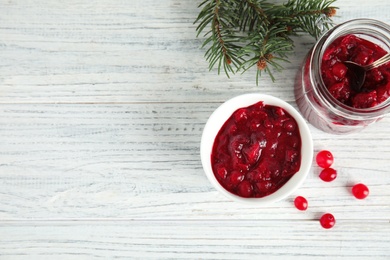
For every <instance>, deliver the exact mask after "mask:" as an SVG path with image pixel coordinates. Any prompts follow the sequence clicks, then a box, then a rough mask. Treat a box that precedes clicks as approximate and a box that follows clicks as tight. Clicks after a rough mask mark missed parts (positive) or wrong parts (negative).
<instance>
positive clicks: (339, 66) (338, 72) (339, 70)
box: [332, 62, 347, 80]
mask: <svg viewBox="0 0 390 260" xmlns="http://www.w3.org/2000/svg"><path fill="white" fill-rule="evenodd" d="M332 72H333V75H334V76H335V77H336V78H337V79H338V80H339V79H342V78H344V77H345V74H347V67H346V66H345V65H344V64H343V63H342V62H338V63H336V64H335V65H333V67H332Z"/></svg>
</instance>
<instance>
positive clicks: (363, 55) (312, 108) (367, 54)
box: [295, 19, 390, 134]
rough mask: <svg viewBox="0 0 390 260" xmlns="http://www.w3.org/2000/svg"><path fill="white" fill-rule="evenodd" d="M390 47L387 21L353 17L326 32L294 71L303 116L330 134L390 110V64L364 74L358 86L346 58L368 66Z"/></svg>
mask: <svg viewBox="0 0 390 260" xmlns="http://www.w3.org/2000/svg"><path fill="white" fill-rule="evenodd" d="M389 52H390V26H389V25H387V24H385V23H383V22H380V21H376V20H372V19H356V20H351V21H348V22H345V23H343V24H340V25H337V26H335V27H334V28H333V29H331V30H330V31H328V32H327V33H325V34H324V35H323V36H322V37H321V38H320V39H319V40H318V42H317V43H316V44H315V46H314V47H313V49H312V50H311V51H310V52H309V54H308V55H307V56H306V58H305V60H304V63H303V66H302V68H301V70H300V72H299V73H298V75H297V80H296V84H295V98H296V101H297V104H298V107H299V109H300V111H301V113H302V114H303V116H304V117H305V118H306V119H307V120H308V121H309V122H310V123H311V124H312V125H314V126H315V127H317V128H319V129H321V130H323V131H325V132H329V133H332V134H348V133H353V132H357V131H360V130H362V129H363V128H364V127H366V126H368V125H370V124H372V123H375V122H376V121H378V120H380V119H381V118H383V117H384V116H385V115H386V114H388V113H389V112H390V98H389V97H390V64H389V63H387V64H384V65H382V66H380V67H378V68H376V69H373V70H370V71H368V72H367V74H366V79H365V82H364V85H363V86H362V88H361V89H358V90H357V89H356V88H353V87H351V86H352V85H353V84H351V82H352V80H353V71H348V68H347V66H346V65H345V63H344V62H345V61H352V62H356V63H358V64H360V65H368V64H370V63H372V62H374V61H375V60H378V59H379V58H381V57H382V56H383V55H385V54H386V53H389Z"/></svg>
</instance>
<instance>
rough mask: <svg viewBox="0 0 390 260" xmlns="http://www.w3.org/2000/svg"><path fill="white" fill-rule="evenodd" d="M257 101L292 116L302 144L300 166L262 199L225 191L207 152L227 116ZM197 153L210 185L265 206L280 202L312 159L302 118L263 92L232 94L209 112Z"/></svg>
mask: <svg viewBox="0 0 390 260" xmlns="http://www.w3.org/2000/svg"><path fill="white" fill-rule="evenodd" d="M259 101H263V102H264V104H265V105H273V106H278V107H282V108H283V109H285V110H286V111H287V112H288V113H289V114H290V115H291V116H292V117H294V118H295V120H296V122H297V123H298V127H299V132H300V135H301V141H302V147H301V166H300V169H299V171H298V172H297V173H295V174H294V175H293V176H292V177H291V179H290V180H289V181H288V182H286V183H285V184H284V185H283V186H282V187H280V188H279V189H278V190H277V191H275V192H274V193H272V194H270V195H267V196H265V197H262V198H244V197H240V196H238V195H235V194H233V193H231V192H229V191H227V190H226V189H225V188H224V187H222V186H221V184H220V183H219V182H218V180H217V179H216V177H215V175H214V173H213V170H212V166H211V153H212V148H213V144H214V140H215V137H216V136H217V134H218V132H219V130H220V129H221V127H222V126H223V124H224V123H225V122H226V121H227V120H228V118H229V117H230V116H231V115H232V114H233V112H234V111H236V110H237V109H239V108H243V107H248V106H250V105H253V104H255V103H257V102H259ZM200 154H201V160H202V165H203V169H204V171H205V173H206V176H207V178H208V179H209V180H210V182H211V183H212V185H213V186H214V187H215V188H216V189H217V190H218V191H219V192H221V193H222V194H223V195H225V196H226V197H228V198H229V199H231V200H234V201H237V202H243V203H249V204H255V205H258V206H259V205H260V206H261V205H267V204H270V203H273V202H276V201H280V200H282V199H284V198H286V197H287V196H289V195H290V194H291V193H293V192H294V191H295V190H296V189H297V188H298V187H299V186H300V185H301V184H302V183H303V181H304V180H305V179H306V177H307V175H308V173H309V170H310V167H311V163H312V158H313V141H312V137H311V134H310V130H309V127H308V126H307V124H306V122H305V120H304V119H303V117H302V116H301V115H300V114H299V113H298V111H297V110H295V108H293V107H292V106H291V105H290V104H288V103H286V102H285V101H283V100H281V99H279V98H276V97H273V96H269V95H264V94H255V93H253V94H244V95H241V96H237V97H234V98H232V99H230V100H228V101H226V102H225V103H223V104H222V105H221V106H219V107H218V108H217V109H216V110H215V111H214V113H212V114H211V116H210V118H209V119H208V121H207V123H206V125H205V127H204V130H203V135H202V140H201V145H200Z"/></svg>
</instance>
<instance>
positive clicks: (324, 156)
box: [316, 150, 334, 168]
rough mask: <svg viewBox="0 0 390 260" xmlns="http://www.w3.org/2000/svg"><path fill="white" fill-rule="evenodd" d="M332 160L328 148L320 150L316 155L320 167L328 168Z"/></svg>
mask: <svg viewBox="0 0 390 260" xmlns="http://www.w3.org/2000/svg"><path fill="white" fill-rule="evenodd" d="M333 160H334V159H333V154H332V153H331V152H329V151H328V150H322V151H320V152H319V153H318V154H317V156H316V162H317V164H318V166H320V167H322V168H329V167H330V166H331V165H332V164H333Z"/></svg>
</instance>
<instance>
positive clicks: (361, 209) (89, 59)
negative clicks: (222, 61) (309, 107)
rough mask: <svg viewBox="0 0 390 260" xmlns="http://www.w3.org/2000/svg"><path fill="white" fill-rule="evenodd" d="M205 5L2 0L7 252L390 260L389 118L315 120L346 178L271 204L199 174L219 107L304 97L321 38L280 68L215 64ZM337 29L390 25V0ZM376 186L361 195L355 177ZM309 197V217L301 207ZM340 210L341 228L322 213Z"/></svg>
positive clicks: (344, 5)
mask: <svg viewBox="0 0 390 260" xmlns="http://www.w3.org/2000/svg"><path fill="white" fill-rule="evenodd" d="M200 2H201V1H200V0H199V1H198V0H197V1H180V0H159V1H156V0H153V1H152V0H131V1H130V0H105V1H103V0H102V1H87V0H72V1H58V0H53V1H44V0H36V1H32V0H31V1H30V0H0V259H113V258H116V259H134V258H136V259H144V258H158V259H161V258H170V259H176V258H181V259H183V258H189V259H241V258H242V259H249V258H252V259H260V257H265V258H264V259H272V258H280V259H288V258H291V257H294V256H295V257H299V258H300V259H320V258H326V259H337V258H340V259H370V258H371V259H390V223H389V221H390V168H389V166H390V165H389V161H390V134H389V129H390V117H387V118H385V119H383V120H382V121H380V122H378V123H377V124H375V125H373V126H372V127H369V128H367V129H366V130H364V131H363V132H361V133H359V134H352V135H347V136H334V135H330V134H326V133H324V132H321V131H319V130H317V129H315V128H314V127H312V126H310V129H311V131H312V135H313V139H314V146H315V152H316V151H319V150H320V149H323V148H326V149H329V150H331V151H332V152H333V154H334V156H335V160H336V161H335V165H334V167H335V168H336V169H337V170H338V172H339V176H338V178H337V179H336V181H334V182H332V183H325V182H322V181H321V180H320V179H319V178H318V173H319V168H318V167H316V166H313V168H312V171H311V172H310V175H309V177H308V179H307V180H306V181H305V182H304V184H303V186H302V187H301V188H300V189H299V190H298V191H297V192H295V193H294V194H293V195H291V196H290V197H289V198H287V199H286V200H283V201H281V202H278V203H276V204H274V205H272V206H269V207H265V208H256V207H252V206H247V205H241V204H238V203H235V202H231V201H229V200H227V199H226V198H225V197H223V196H222V195H221V194H219V193H218V192H217V191H216V190H215V189H214V188H213V187H212V186H211V184H210V183H209V182H208V180H207V179H206V176H205V175H204V173H203V170H202V167H201V162H200V157H199V143H200V137H201V134H202V129H203V126H204V124H205V122H206V120H207V118H208V117H209V115H210V114H211V112H212V111H213V110H214V109H215V108H216V107H218V106H219V105H220V104H221V103H222V102H223V101H225V100H227V99H229V98H231V97H233V96H236V95H239V94H243V93H250V92H261V93H266V94H271V95H274V96H276V97H279V98H282V99H284V100H286V101H288V102H289V103H291V104H292V105H294V106H296V105H295V101H294V96H293V83H294V80H293V78H294V76H295V74H296V72H297V70H298V68H299V64H300V63H301V61H302V59H303V56H304V55H305V54H306V52H307V51H308V49H309V48H310V47H311V46H312V45H313V43H314V40H313V39H312V38H310V37H301V38H297V39H296V49H295V50H296V52H295V53H294V55H292V56H290V60H291V63H290V64H287V65H286V70H285V71H284V73H279V74H275V76H276V77H277V81H276V82H275V83H272V81H271V80H270V79H269V78H268V77H263V78H262V79H261V82H260V85H259V86H256V84H255V72H254V71H250V72H247V73H245V74H243V75H237V76H233V77H232V78H231V79H228V78H226V77H225V76H224V75H220V76H218V75H217V73H216V71H212V72H209V71H208V69H207V67H208V64H207V62H206V61H205V60H204V58H203V54H204V50H201V49H199V46H200V45H201V42H202V40H203V39H197V38H196V37H195V35H196V33H195V28H196V25H193V22H194V20H195V18H196V16H197V14H198V12H199V9H198V8H197V5H198V4H199V3H200ZM335 5H336V6H338V7H340V9H339V10H338V13H337V17H335V19H334V21H335V22H336V23H339V22H342V21H345V20H348V19H352V18H360V17H368V18H376V19H379V20H382V21H384V22H387V23H390V16H389V13H390V4H389V2H388V0H376V1H363V0H338V1H337V2H336V4H335ZM357 182H363V183H365V184H367V185H368V186H369V188H370V192H371V193H370V196H369V197H368V198H367V199H366V200H362V201H359V200H356V199H354V198H353V197H352V195H351V193H350V186H351V185H352V184H354V183H357ZM297 195H303V196H305V197H306V198H307V199H308V200H309V209H308V210H307V211H306V212H300V211H298V210H296V209H295V208H294V206H293V204H292V200H293V199H294V197H295V196H297ZM325 212H330V213H332V214H334V216H335V217H336V219H337V223H336V226H335V227H334V228H333V229H330V230H325V229H323V228H321V226H320V225H319V222H318V218H319V217H320V216H321V214H323V213H325Z"/></svg>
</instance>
